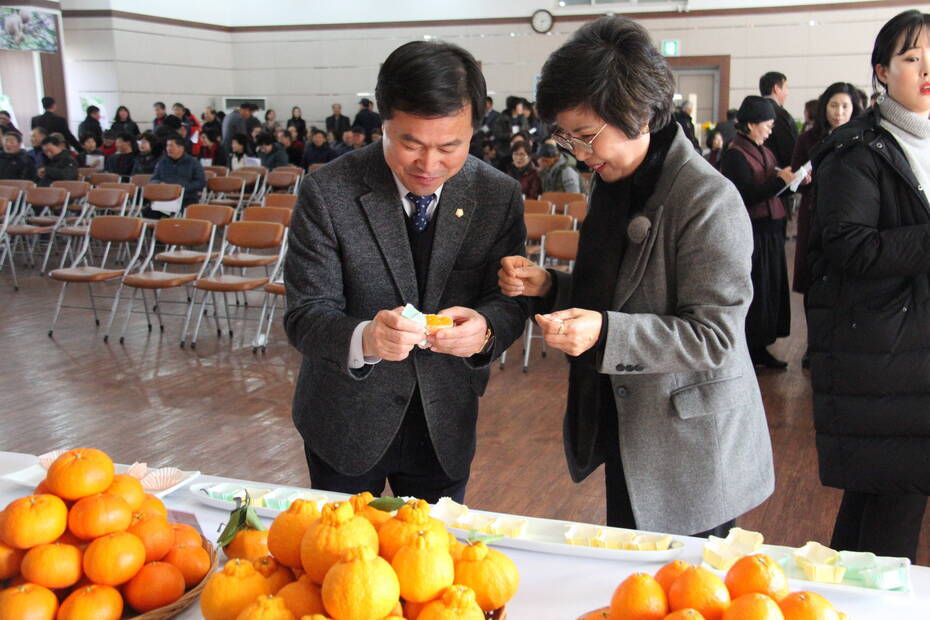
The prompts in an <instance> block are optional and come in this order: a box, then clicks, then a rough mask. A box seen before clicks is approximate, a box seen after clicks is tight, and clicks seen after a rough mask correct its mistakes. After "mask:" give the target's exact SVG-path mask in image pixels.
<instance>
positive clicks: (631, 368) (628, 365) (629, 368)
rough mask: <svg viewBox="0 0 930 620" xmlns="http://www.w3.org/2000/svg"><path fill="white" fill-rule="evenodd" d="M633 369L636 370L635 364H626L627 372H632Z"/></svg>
mask: <svg viewBox="0 0 930 620" xmlns="http://www.w3.org/2000/svg"><path fill="white" fill-rule="evenodd" d="M634 370H636V366H634V365H633V364H627V366H626V371H627V372H633V371H634Z"/></svg>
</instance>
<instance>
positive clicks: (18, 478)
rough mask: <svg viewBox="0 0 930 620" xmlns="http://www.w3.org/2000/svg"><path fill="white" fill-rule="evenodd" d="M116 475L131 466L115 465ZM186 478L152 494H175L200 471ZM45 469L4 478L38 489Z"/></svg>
mask: <svg viewBox="0 0 930 620" xmlns="http://www.w3.org/2000/svg"><path fill="white" fill-rule="evenodd" d="M115 469H116V473H118V474H125V473H126V472H127V471H128V470H129V465H118V464H117V465H115ZM181 473H183V474H184V478H182V479H181V481H180V482H178V483H177V484H176V485H174V486H173V487H170V488H168V489H165V490H164V491H158V492H157V493H152V495H154V496H155V497H164V496H166V495H168V494H169V493H173V492H174V491H177V490H178V489H180V488H182V487H184V486H187V485H188V484H190V483H191V482H192V481H193V480H194V479H195V478H197V476H199V475H200V472H199V471H182V472H181ZM45 474H46V471H45V469H44V468H43V467H42V466H41V465H39V464H38V463H36V464H35V465H30V466H29V467H26V468H25V469H20V470H18V471H14V472H11V473H9V474H5V475H4V476H2V478H3V479H4V480H9V481H10V482H13V483H16V484H19V485H22V486H24V487H29V488H31V489H34V488H36V486H38V484H39V483H40V482H42V481H43V480H45Z"/></svg>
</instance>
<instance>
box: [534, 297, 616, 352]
mask: <svg viewBox="0 0 930 620" xmlns="http://www.w3.org/2000/svg"><path fill="white" fill-rule="evenodd" d="M603 322H604V321H603V316H602V315H601V313H600V312H594V311H593V310H581V309H579V308H571V309H569V310H562V311H560V312H553V313H552V314H537V315H536V323H538V324H539V327H540V328H541V329H542V331H543V337H544V338H545V339H546V344H548V345H549V346H550V347H552V348H553V349H558V350H559V351H562V352H564V353H567V354H569V355H572V356H578V355H581V354H582V353H584V352H585V351H587V350H588V349H590V348H591V347H593V346H594V345H595V344H596V343H597V339H598V338H600V337H601V324H602V323H603Z"/></svg>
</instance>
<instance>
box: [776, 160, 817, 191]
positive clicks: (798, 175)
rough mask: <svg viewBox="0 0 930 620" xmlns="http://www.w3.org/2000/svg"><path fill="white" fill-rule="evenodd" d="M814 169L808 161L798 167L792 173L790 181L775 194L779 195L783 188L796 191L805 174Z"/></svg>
mask: <svg viewBox="0 0 930 620" xmlns="http://www.w3.org/2000/svg"><path fill="white" fill-rule="evenodd" d="M813 169H814V165H813V164H812V163H811V162H810V161H808V162H807V163H806V164H804V165H803V166H801V167H800V168H798V171H797V172H795V173H794V177H793V178H792V179H791V183H789V184H788V185H786V186H784V187H783V188H781V191H780V192H778V193H777V194H775V195H776V196H780V195H781V193H782V192H784V191H785V190H789V189H790V190H791V191H792V192H796V191H798V188H799V187H801V183H802V182H803V181H804V179H805V177H807V174H808V173H809V172H810V171H811V170H813Z"/></svg>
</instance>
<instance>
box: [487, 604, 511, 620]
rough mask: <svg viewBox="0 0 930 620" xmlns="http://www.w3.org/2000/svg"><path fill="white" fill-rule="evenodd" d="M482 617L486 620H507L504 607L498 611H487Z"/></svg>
mask: <svg viewBox="0 0 930 620" xmlns="http://www.w3.org/2000/svg"><path fill="white" fill-rule="evenodd" d="M505 607H506V606H505ZM484 617H485V618H487V619H488V620H507V610H506V609H505V608H504V607H501V608H500V609H495V610H494V611H487V612H485V613H484Z"/></svg>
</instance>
